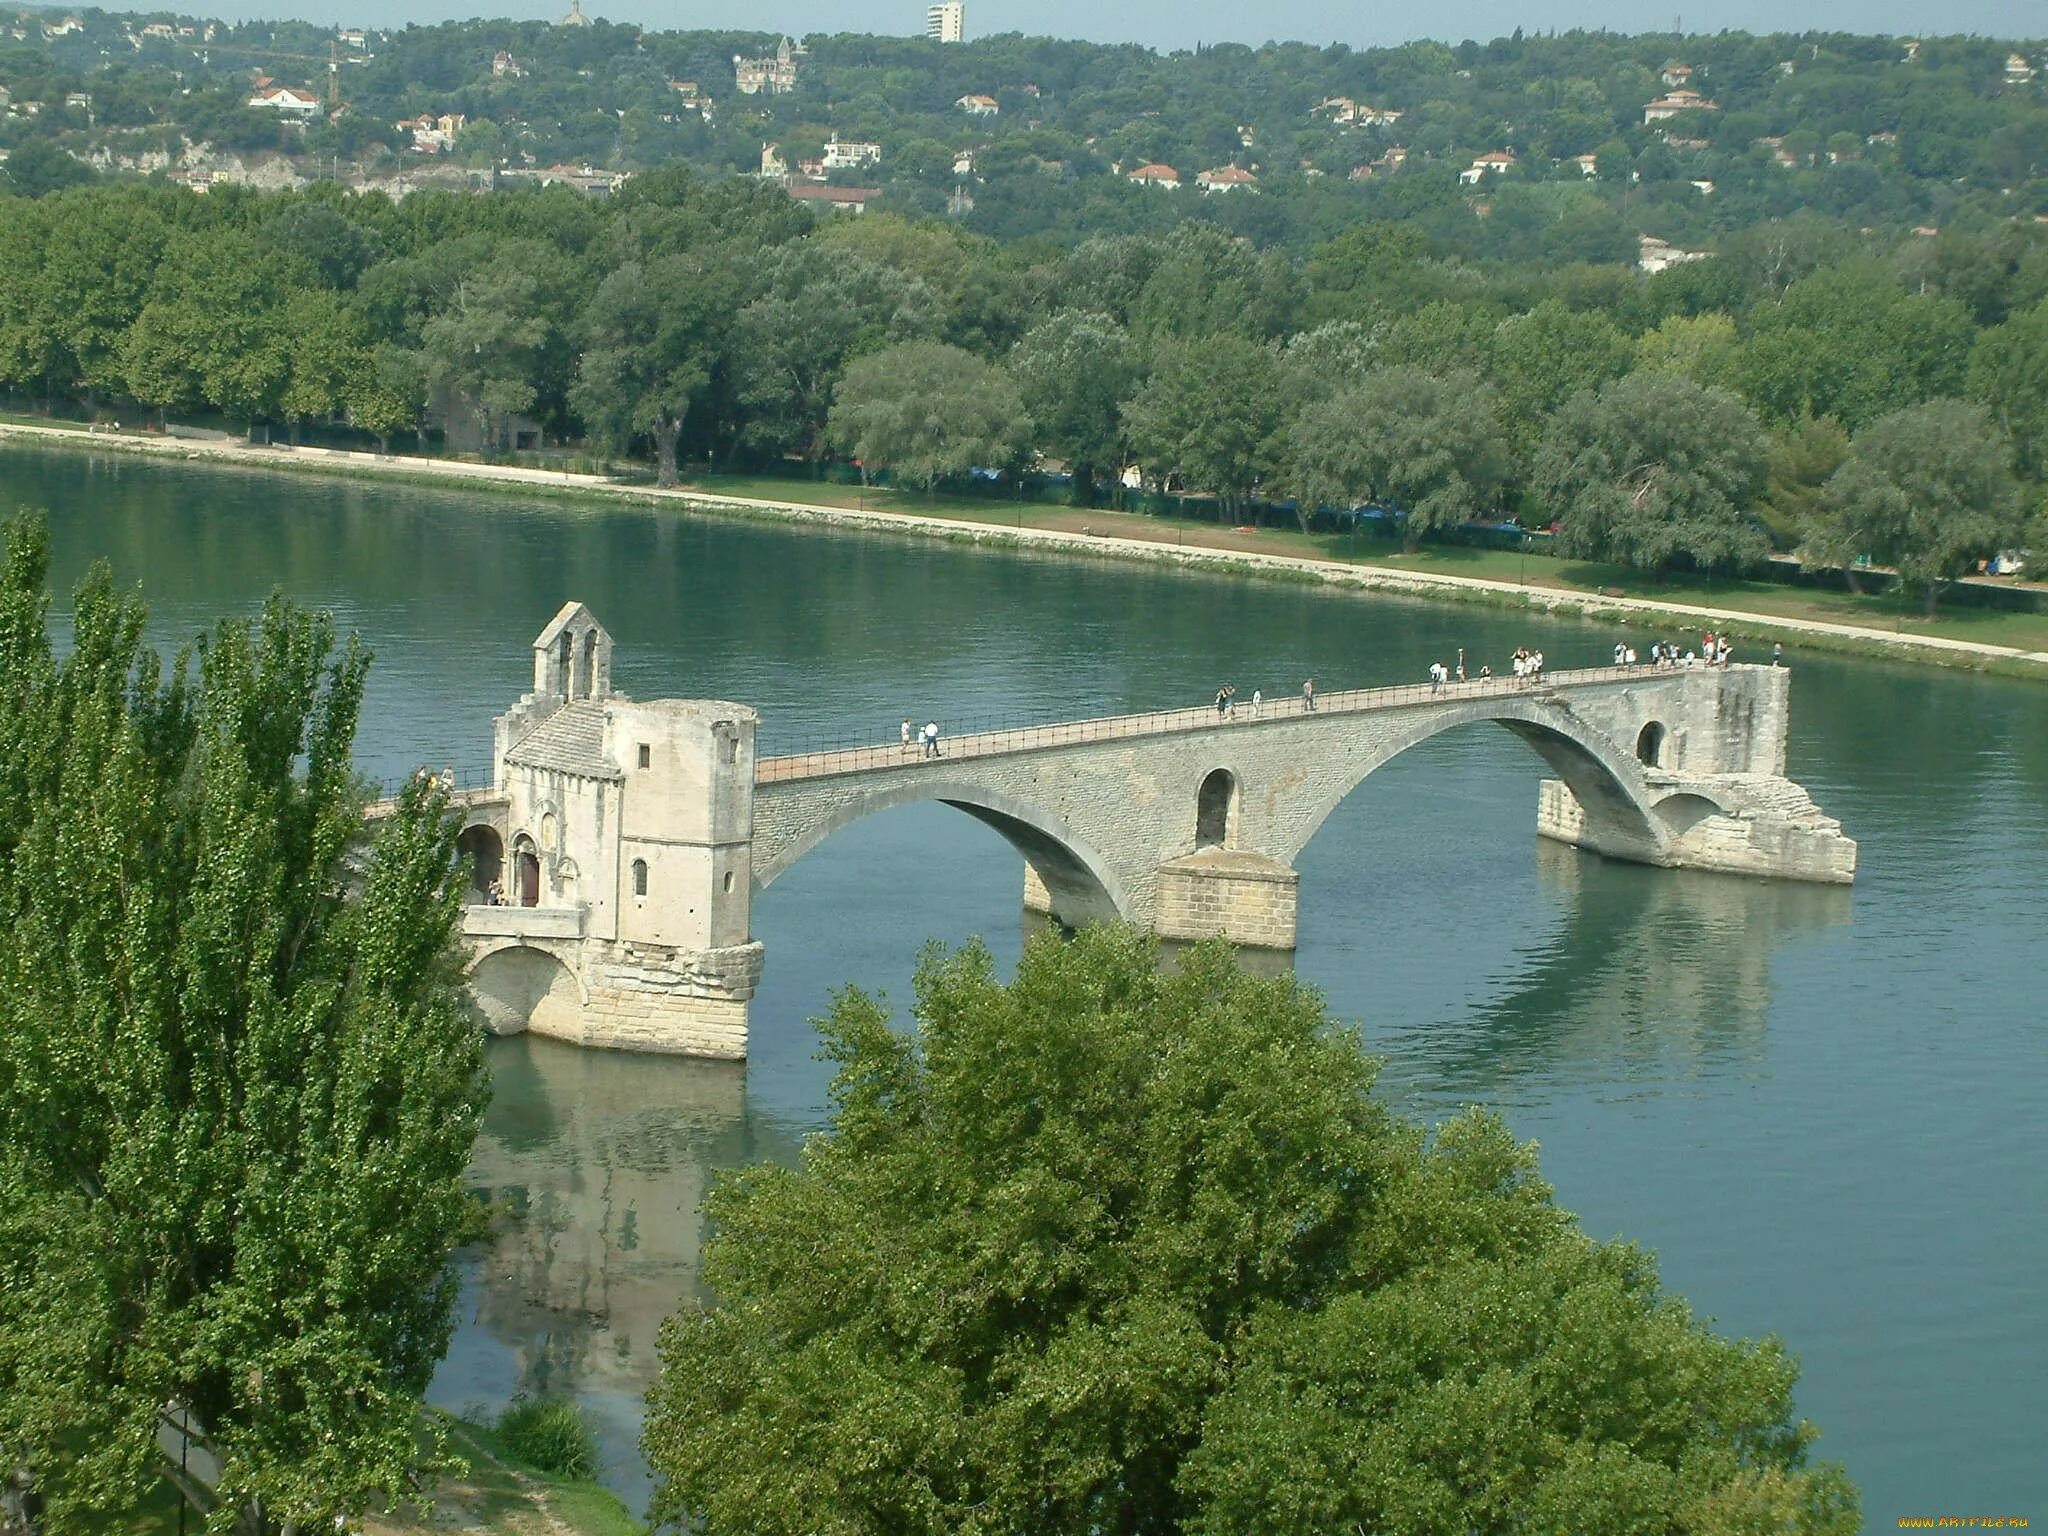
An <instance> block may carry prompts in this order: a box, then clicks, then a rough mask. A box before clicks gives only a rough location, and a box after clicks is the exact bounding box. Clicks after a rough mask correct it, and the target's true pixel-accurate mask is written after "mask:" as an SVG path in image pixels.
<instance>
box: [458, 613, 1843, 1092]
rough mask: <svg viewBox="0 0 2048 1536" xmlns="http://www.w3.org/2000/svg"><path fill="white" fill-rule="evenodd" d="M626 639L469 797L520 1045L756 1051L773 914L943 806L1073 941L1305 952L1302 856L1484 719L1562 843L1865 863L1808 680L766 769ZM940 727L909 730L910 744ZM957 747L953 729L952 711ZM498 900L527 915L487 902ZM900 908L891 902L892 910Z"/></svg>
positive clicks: (982, 734)
mask: <svg viewBox="0 0 2048 1536" xmlns="http://www.w3.org/2000/svg"><path fill="white" fill-rule="evenodd" d="M610 678H611V637H610V636H609V635H608V634H607V633H605V631H604V629H603V627H602V626H601V625H599V624H598V622H597V620H596V619H595V617H594V616H592V615H591V614H590V612H589V611H588V610H587V609H585V608H584V607H582V605H580V604H576V603H570V604H567V605H565V606H564V608H563V609H562V611H561V612H560V613H559V614H557V615H556V617H555V619H554V621H553V622H552V623H551V624H550V625H549V626H548V627H547V628H546V629H545V630H543V631H542V633H541V635H540V637H539V638H538V639H536V640H535V642H534V686H533V689H532V691H531V692H529V693H527V694H526V695H524V696H523V697H522V698H520V699H519V700H517V701H516V702H515V703H514V704H513V705H512V706H511V707H510V708H509V709H508V710H507V711H506V712H505V713H503V714H501V715H499V716H498V717H497V719H496V721H495V722H494V725H493V740H492V771H491V787H490V788H489V789H487V790H474V791H460V792H458V794H457V797H456V804H457V806H458V808H459V809H460V812H461V815H462V817H463V821H464V826H463V829H462V835H461V841H460V845H459V846H461V848H462V849H463V851H464V853H465V854H466V855H468V856H469V858H470V859H471V861H472V865H473V869H474V871H475V873H474V878H475V880H476V883H477V890H478V893H479V895H478V900H477V901H476V902H475V903H474V904H472V905H471V906H469V907H468V908H467V909H466V910H465V913H464V918H463V933H464V937H465V940H466V942H467V945H468V950H469V957H470V965H471V983H472V990H473V992H474V994H475V996H476V998H477V1001H478V1005H479V1007H480V1008H481V1009H482V1011H483V1013H484V1016H485V1018H486V1020H487V1021H488V1022H489V1023H490V1025H491V1027H492V1028H494V1029H499V1030H507V1031H509V1030H517V1029H533V1030H535V1031H538V1032H542V1033H548V1034H553V1035H558V1036H562V1037H565V1038H568V1039H573V1040H578V1041H582V1042H584V1043H586V1044H596V1045H608V1046H615V1047H619V1048H623V1049H634V1050H655V1051H675V1052H687V1053H692V1054H701V1055H710V1056H726V1057H736V1056H744V1055H745V1053H746V1038H747V1034H746V1016H747V1004H748V1000H749V999H750V998H751V997H752V995H753V992H754V988H755V985H756V983H757V981H758V979H759V976H760V971H761V966H762V964H763V949H762V945H761V944H760V943H759V941H757V940H756V939H755V938H754V937H753V934H752V922H751V912H752V903H753V901H754V899H755V898H756V897H757V896H759V895H760V894H761V893H762V892H763V891H765V890H767V888H768V887H769V886H770V885H771V884H772V883H773V882H774V881H775V880H776V879H777V878H779V877H780V876H781V875H782V874H783V873H784V872H785V871H787V870H788V869H789V868H790V867H791V866H793V865H794V864H795V863H796V862H797V860H799V859H800V858H802V857H803V855H804V854H805V853H806V852H808V851H809V850H810V849H812V848H814V847H816V846H817V845H818V844H819V843H821V842H823V841H824V840H825V839H826V838H828V837H830V836H831V835H832V834H833V833H834V832H835V831H837V830H839V829H840V828H842V827H845V826H848V825H850V824H851V823H853V822H855V821H858V820H860V819H862V818H863V817H866V816H870V815H874V814H876V813H878V812H881V811H886V810H888V809H890V808H891V807H894V806H900V805H906V804H910V803H914V802H919V801H935V802H938V803H940V804H943V805H947V806H951V807H953V808H955V809H957V810H960V811H962V812H963V813H965V814H967V815H970V816H973V817H975V818H977V819H978V820H980V821H982V822H983V823H984V824H986V825H988V826H990V827H992V828H993V829H995V830H996V831H997V832H998V833H999V834H1001V835H1002V836H1003V837H1004V838H1005V839H1006V840H1007V841H1008V842H1009V843H1010V845H1011V846H1012V847H1013V848H1015V849H1016V850H1017V852H1018V853H1019V854H1020V855H1021V856H1022V861H1023V866H1024V868H1023V876H1024V879H1023V901H1024V904H1025V906H1026V907H1027V908H1030V909H1032V910H1035V911H1038V912H1042V913H1044V914H1046V915H1047V916H1049V917H1051V918H1053V919H1055V920H1056V921H1058V922H1060V923H1062V924H1065V925H1066V926H1069V927H1079V926H1082V925H1083V924H1086V923H1089V922H1095V921H1106V920H1122V921H1126V922H1130V923H1133V924H1136V925H1138V926H1140V927H1142V928H1145V929H1147V930H1149V931H1151V932H1154V933H1157V934H1159V935H1161V936H1162V937H1166V938H1172V939H1201V938H1208V937H1212V936H1214V935H1218V934H1220V935H1222V936H1224V937H1226V938H1228V939H1231V940H1233V941H1234V942H1237V943H1239V944H1244V945H1251V946H1260V947H1265V948H1270V949H1275V950H1282V951H1285V950H1290V949H1292V948H1293V947H1294V942H1295V919H1296V911H1297V905H1298V903H1297V889H1298V885H1299V880H1298V877H1297V876H1296V873H1295V868H1294V866H1295V862H1296V859H1297V857H1298V855H1299V854H1300V852H1301V850H1302V849H1303V848H1304V847H1306V846H1307V844H1308V842H1309V840H1310V839H1311V838H1312V837H1314V835H1315V833H1316V830H1317V829H1318V828H1319V827H1320V826H1321V825H1322V824H1323V822H1324V820H1325V819H1326V818H1327V817H1328V816H1329V815H1330V814H1331V813H1332V812H1333V811H1334V810H1335V809H1336V808H1337V807H1338V806H1339V805H1340V804H1342V803H1343V801H1344V799H1345V797H1346V796H1347V795H1349V794H1350V793H1351V792H1352V791H1353V790H1355V789H1356V788H1357V787H1358V786H1359V784H1361V783H1362V782H1364V780H1365V779H1366V778H1367V777H1368V776H1369V775H1371V774H1372V773H1374V772H1375V771H1377V770H1378V769H1379V768H1380V767H1382V766H1384V765H1385V764H1386V763H1388V762H1391V761H1392V760H1393V759H1394V758H1396V757H1398V756H1399V755H1400V754H1401V753H1403V752H1406V751H1407V750H1409V749H1410V748H1411V747H1414V746H1417V745H1419V744H1420V743H1422V742H1424V741H1427V740H1429V739H1430V738H1431V737H1433V736H1436V735H1438V734H1439V733H1441V732H1443V731H1447V730H1452V729H1456V728H1460V727H1463V726H1466V725H1480V724H1490V725H1493V726H1498V727H1500V728H1502V729H1504V730H1506V731H1508V732H1509V733H1510V734H1512V735H1514V736H1515V737H1517V738H1518V739H1520V740H1521V741H1522V742H1524V743H1525V744H1526V745H1527V746H1529V747H1530V748H1531V749H1532V750H1533V751H1534V752H1535V753H1536V754H1537V756H1538V757H1539V758H1541V759H1542V761H1543V762H1544V764H1545V765H1547V767H1548V768H1549V770H1550V772H1551V774H1552V775H1554V777H1549V778H1546V779H1545V780H1544V781H1543V783H1542V785H1541V788H1540V790H1539V794H1538V799H1537V806H1536V831H1537V832H1538V834H1539V835H1541V836H1544V837H1548V838H1552V839H1555V840H1557V841H1559V842H1564V843H1569V844H1572V845H1573V846H1575V847H1579V848H1583V849H1589V850H1592V851H1594V852H1597V853H1600V854H1604V855H1607V856H1609V857H1613V858H1619V859H1628V860H1633V861H1636V862H1640V863H1647V864H1658V865H1665V866H1675V867H1684V868H1692V869H1705V870H1715V871H1720V872H1724V873H1731V874H1743V875H1756V876H1765V877H1771V878H1780V879H1793V880H1805V881H1815V882H1821V883H1829V884H1846V883H1848V881H1849V880H1850V879H1851V878H1852V876H1853V874H1854V870H1855V865H1856V845H1855V843H1854V842H1853V841H1851V840H1850V839H1849V838H1847V837H1844V836H1843V835H1842V831H1841V828H1840V826H1839V825H1838V824H1837V823H1836V822H1835V821H1834V820H1833V819H1831V818H1830V817H1828V816H1826V815H1825V814H1824V813H1823V812H1822V811H1821V810H1820V808H1819V807H1817V806H1816V805H1814V803H1813V801H1812V800H1811V799H1810V798H1809V797H1808V796H1807V794H1806V792H1805V791H1804V790H1803V789H1801V788H1800V786H1799V785H1797V784H1795V783H1793V782H1792V781H1791V780H1789V779H1787V778H1786V777H1785V734H1786V727H1787V722H1788V719H1789V714H1790V696H1791V694H1790V690H1791V678H1790V674H1788V673H1787V672H1784V671H1782V670H1779V669H1777V668H1772V667H1760V666H1730V667H1725V668H1721V667H1695V668H1657V667H1640V666H1639V667H1589V668H1584V669H1579V670H1573V671H1563V672H1557V673H1553V674H1551V675H1549V676H1546V677H1544V678H1541V679H1539V680H1536V681H1533V682H1532V681H1528V680H1523V679H1517V678H1514V677H1495V678H1474V679H1468V680H1467V681H1465V682H1462V683H1460V682H1450V683H1445V684H1443V685H1441V686H1437V687H1432V686H1431V685H1429V684H1427V683H1419V684H1413V685H1403V686H1397V687H1387V688H1361V689H1353V690H1344V691H1338V692H1333V693H1325V694H1319V695H1318V696H1317V699H1316V707H1315V709H1313V710H1310V709H1308V708H1306V707H1305V706H1304V704H1303V701H1302V699H1301V698H1300V696H1299V695H1289V696H1287V697H1285V698H1275V699H1269V700H1264V701H1263V702H1262V705H1261V707H1260V709H1259V710H1258V711H1257V712H1256V713H1254V712H1253V711H1252V709H1251V707H1250V705H1249V702H1248V701H1246V700H1243V699H1239V700H1238V701H1237V704H1236V707H1235V709H1234V710H1233V711H1232V713H1231V714H1230V715H1229V716H1228V717H1226V716H1223V715H1222V714H1220V713H1219V712H1218V711H1217V710H1216V709H1215V708H1214V707H1213V705H1200V706H1195V707H1192V708H1185V709H1170V710H1158V711H1153V712H1150V713H1144V714H1132V715H1110V716H1103V717H1099V718H1095V719H1088V720H1066V721H1055V722H1050V723H1046V724H1039V725H1025V726H1017V727H1011V728H1005V729H1000V730H979V731H968V732H964V733H962V734H959V735H955V736H950V737H942V738H941V741H940V755H939V756H937V757H927V756H925V754H924V752H923V749H922V747H921V746H918V745H912V746H911V747H909V748H905V747H904V746H903V745H902V744H901V743H900V742H895V741H890V742H881V743H869V744H865V745H856V746H848V747H838V748H833V749H829V750H823V751H807V752H796V753H789V754H786V755H778V756H771V757H760V758H757V755H756V753H757V731H758V726H759V723H760V721H759V716H758V715H757V714H756V713H755V711H754V710H752V709H750V708H749V707H747V706H746V705H745V704H741V703H735V702H731V701H726V700H718V699H654V700H635V699H630V698H627V697H626V696H624V695H622V694H618V693H615V692H614V691H613V690H612V688H611V682H610ZM917 723H918V722H913V726H915V725H916V724H917ZM940 724H941V725H942V726H943V724H944V720H943V718H941V720H940ZM486 890H491V891H493V892H501V893H502V896H503V903H504V904H497V903H495V902H490V901H486V900H484V899H483V893H484V892H485V891H486ZM875 897H876V899H877V900H881V899H884V898H885V897H886V892H881V891H878V892H876V893H875Z"/></svg>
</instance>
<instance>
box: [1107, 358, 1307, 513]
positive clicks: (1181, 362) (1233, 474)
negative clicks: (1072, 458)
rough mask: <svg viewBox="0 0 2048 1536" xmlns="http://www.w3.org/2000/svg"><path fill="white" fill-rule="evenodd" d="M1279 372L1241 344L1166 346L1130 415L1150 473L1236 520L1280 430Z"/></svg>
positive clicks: (1133, 433) (1135, 446)
mask: <svg viewBox="0 0 2048 1536" xmlns="http://www.w3.org/2000/svg"><path fill="white" fill-rule="evenodd" d="M1279 383H1280V371H1279V366H1278V364H1277V363H1276V362H1275V361H1274V357H1273V353H1272V351H1271V349H1270V348H1268V347H1266V346H1265V345H1263V344H1261V343H1259V342H1256V341H1250V340H1247V339H1245V338H1243V337H1241V336H1232V335H1223V336H1205V337H1202V338H1201V339H1199V340H1196V341H1190V342H1181V343H1168V344H1165V345H1164V346H1162V348H1161V352H1160V356H1159V358H1158V361H1157V363H1156V365H1155V366H1154V368H1153V372H1152V376H1151V378H1149V379H1147V380H1146V381H1145V383H1144V385H1143V387H1141V388H1140V389H1139V391H1138V392H1137V394H1136V395H1135V396H1133V397H1132V399H1131V401H1130V404H1129V405H1128V406H1127V407H1126V409H1125V418H1124V419H1125V421H1126V423H1127V425H1128V427H1129V430H1130V434H1131V447H1132V449H1133V450H1134V451H1135V452H1136V453H1137V455H1138V457H1139V458H1140V459H1141V460H1143V461H1144V464H1145V467H1146V468H1147V469H1148V470H1150V471H1151V472H1152V473H1153V474H1155V475H1158V476H1159V477H1160V478H1161V479H1162V480H1163V479H1165V478H1166V477H1168V476H1171V477H1173V478H1174V479H1176V480H1178V481H1179V482H1180V484H1181V485H1182V487H1183V488H1185V489H1187V490H1190V491H1207V492H1210V493H1211V494H1213V495H1214V496H1216V497H1217V498H1218V511H1219V513H1220V514H1221V515H1222V516H1224V517H1225V518H1229V519H1235V518H1236V517H1237V516H1238V515H1239V513H1241V512H1242V511H1243V509H1244V507H1245V506H1246V504H1247V503H1248V502H1249V500H1250V498H1251V495H1252V492H1253V491H1254V490H1255V489H1256V488H1257V486H1258V483H1259V480H1260V477H1261V476H1262V475H1264V474H1265V473H1267V471H1268V470H1269V469H1270V468H1271V467H1272V465H1273V462H1274V459H1275V457H1276V453H1277V448H1278V445H1277V443H1276V442H1275V441H1274V437H1275V434H1276V433H1277V432H1278V431H1279V429H1280V427H1281V425H1282V414H1281V410H1282V408H1281V400H1280V390H1279Z"/></svg>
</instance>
